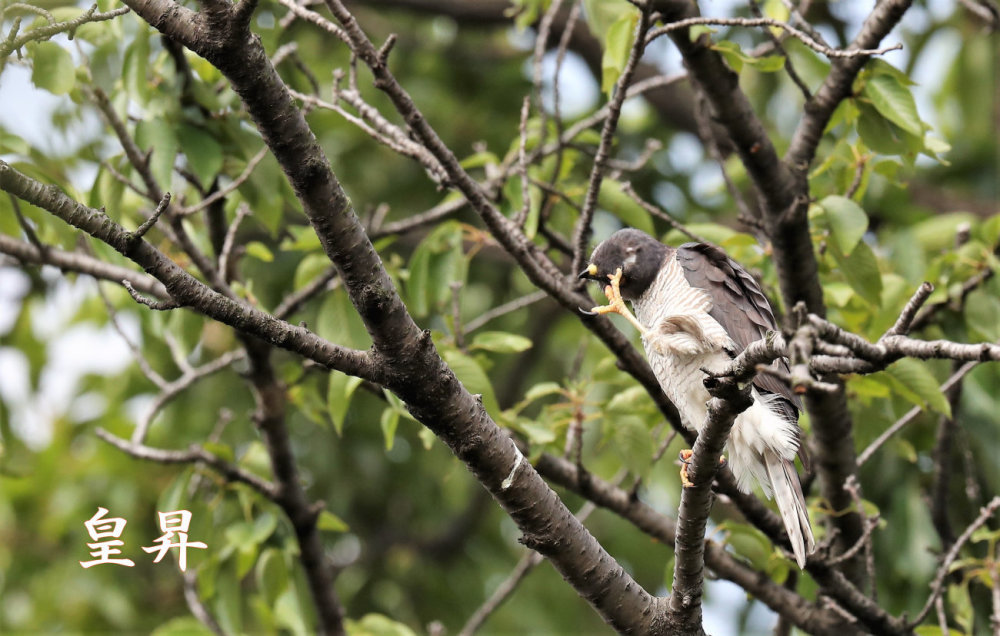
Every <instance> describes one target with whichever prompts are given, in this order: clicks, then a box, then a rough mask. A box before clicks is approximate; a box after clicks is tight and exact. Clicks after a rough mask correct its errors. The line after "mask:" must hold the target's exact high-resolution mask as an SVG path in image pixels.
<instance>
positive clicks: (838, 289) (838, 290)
mask: <svg viewBox="0 0 1000 636" xmlns="http://www.w3.org/2000/svg"><path fill="white" fill-rule="evenodd" d="M823 298H824V300H825V301H826V303H827V304H829V305H833V306H834V307H843V306H844V305H846V304H847V303H849V302H850V301H851V299H852V298H854V288H852V287H851V286H850V285H848V284H846V283H839V282H837V281H830V282H828V283H824V284H823Z"/></svg>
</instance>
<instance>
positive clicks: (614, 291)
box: [590, 267, 646, 336]
mask: <svg viewBox="0 0 1000 636" xmlns="http://www.w3.org/2000/svg"><path fill="white" fill-rule="evenodd" d="M608 280H609V281H610V282H611V283H610V284H609V285H606V286H605V287H604V295H605V296H607V298H608V304H607V305H601V306H600V307H594V308H593V309H591V310H590V311H591V313H595V314H618V315H619V316H622V317H624V318H625V320H628V321H629V322H630V323H632V324H633V325H634V326H635V328H636V329H638V330H639V333H640V334H642V335H643V336H645V335H646V328H645V327H643V326H642V323H640V322H639V320H638V319H637V318H636V317H635V316H634V315H632V312H631V311H629V309H628V307H626V306H625V299H624V298H622V292H621V282H622V268H621V267H619V268H618V269H617V270H616V271H615V273H614V274H608Z"/></svg>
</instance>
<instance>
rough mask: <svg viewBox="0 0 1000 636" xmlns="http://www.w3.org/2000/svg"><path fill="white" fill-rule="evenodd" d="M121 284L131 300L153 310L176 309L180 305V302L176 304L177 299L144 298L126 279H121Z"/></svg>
mask: <svg viewBox="0 0 1000 636" xmlns="http://www.w3.org/2000/svg"><path fill="white" fill-rule="evenodd" d="M122 285H124V286H125V289H126V290H128V295H129V296H131V297H132V300H134V301H135V302H137V303H139V304H140V305H145V306H147V307H149V308H150V309H152V310H154V311H169V310H171V309H177V308H178V307H180V304H178V303H177V301H175V300H163V301H160V300H153V299H152V298H146V297H145V296H143V295H142V294H140V293H139V292H138V291H136V289H135V288H134V287H132V283H131V282H130V281H129V280H128V279H125V280H123V281H122Z"/></svg>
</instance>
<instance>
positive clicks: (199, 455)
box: [94, 427, 278, 500]
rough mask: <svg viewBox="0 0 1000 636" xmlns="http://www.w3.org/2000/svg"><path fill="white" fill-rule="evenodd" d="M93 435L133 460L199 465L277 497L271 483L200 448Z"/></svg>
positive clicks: (99, 432) (100, 431)
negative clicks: (168, 447)
mask: <svg viewBox="0 0 1000 636" xmlns="http://www.w3.org/2000/svg"><path fill="white" fill-rule="evenodd" d="M94 433H95V434H96V435H97V436H98V437H100V438H101V439H103V440H104V441H105V442H107V443H109V444H111V445H112V446H114V447H115V448H117V449H118V450H120V451H122V452H124V453H126V454H128V455H131V456H132V457H136V458H138V459H145V460H149V461H153V462H158V463H161V464H201V465H203V466H206V467H208V468H211V469H212V470H214V471H215V472H216V473H218V474H219V475H220V476H222V477H225V478H226V479H228V480H229V481H236V482H240V483H244V484H246V485H248V486H250V487H251V488H253V489H254V490H256V491H257V492H259V493H260V494H262V495H264V496H265V497H267V498H268V499H271V500H274V499H275V498H276V497H277V496H278V490H277V488H276V487H275V485H274V484H272V483H271V482H268V481H266V480H264V479H261V478H260V477H258V476H257V475H255V474H253V473H251V472H247V471H245V470H243V469H242V468H240V467H239V466H236V465H235V464H230V463H229V462H227V461H225V460H223V459H221V458H220V457H218V456H217V455H215V454H213V453H210V452H208V451H207V450H205V449H204V448H201V447H200V446H197V445H192V446H191V447H190V448H188V450H186V451H175V450H166V449H162V448H153V447H152V446H145V445H143V444H138V443H135V442H129V441H127V440H124V439H122V438H120V437H118V436H116V435H112V434H111V433H109V432H108V431H106V430H104V429H103V428H100V427H98V428H96V429H94Z"/></svg>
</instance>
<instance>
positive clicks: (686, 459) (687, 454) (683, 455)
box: [677, 448, 726, 488]
mask: <svg viewBox="0 0 1000 636" xmlns="http://www.w3.org/2000/svg"><path fill="white" fill-rule="evenodd" d="M693 455H694V451H693V450H691V449H690V448H685V449H684V450H682V451H681V452H679V453H677V458H678V459H680V461H681V486H684V487H685V488H690V487H692V486H694V483H693V482H692V481H691V480H690V479H688V465H689V464H690V463H691V457H692V456H693ZM725 463H726V456H725V455H721V456H720V457H719V465H720V466H722V465H723V464H725Z"/></svg>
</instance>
